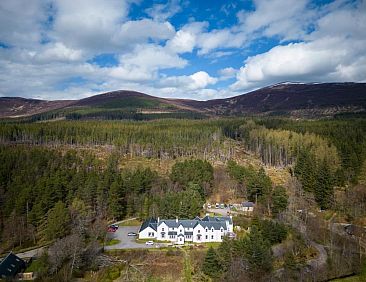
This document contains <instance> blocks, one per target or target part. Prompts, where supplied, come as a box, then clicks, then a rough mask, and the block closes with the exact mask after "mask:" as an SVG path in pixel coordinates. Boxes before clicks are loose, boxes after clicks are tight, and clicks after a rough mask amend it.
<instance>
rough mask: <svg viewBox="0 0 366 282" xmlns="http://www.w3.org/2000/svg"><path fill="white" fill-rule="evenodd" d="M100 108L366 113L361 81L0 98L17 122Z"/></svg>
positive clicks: (0, 107) (2, 110) (3, 113)
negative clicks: (179, 94) (186, 93)
mask: <svg viewBox="0 0 366 282" xmlns="http://www.w3.org/2000/svg"><path fill="white" fill-rule="evenodd" d="M75 109H77V110H80V109H93V111H95V109H98V111H101V109H104V110H106V111H112V110H113V111H116V110H119V111H129V112H140V113H141V112H152V113H171V112H182V111H183V112H188V113H189V112H195V113H202V114H206V115H208V116H238V115H253V114H260V115H270V114H276V113H277V114H281V113H282V114H284V113H286V114H290V115H300V116H301V115H304V116H309V115H310V116H311V115H313V114H317V115H333V114H336V113H340V112H359V111H366V83H355V82H343V83H340V82H335V83H298V82H281V83H276V84H273V85H269V86H266V87H263V88H260V89H257V90H254V91H251V92H248V93H245V94H241V95H238V96H234V97H230V98H221V99H212V100H206V101H198V100H191V99H177V98H160V97H155V96H151V95H148V94H145V93H142V92H137V91H132V90H116V91H111V92H106V93H102V94H97V95H94V96H91V97H87V98H83V99H79V100H53V101H48V100H39V99H27V98H22V97H0V117H2V118H9V117H10V118H16V117H26V116H32V115H36V114H41V113H46V112H50V111H55V110H65V111H69V112H70V111H71V112H72V111H73V110H75Z"/></svg>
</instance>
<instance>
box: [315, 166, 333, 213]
mask: <svg viewBox="0 0 366 282" xmlns="http://www.w3.org/2000/svg"><path fill="white" fill-rule="evenodd" d="M314 194H315V200H316V202H317V203H318V204H319V206H320V208H321V209H328V208H330V207H331V205H332V201H333V194H334V191H333V178H332V175H331V172H330V169H329V166H328V164H327V163H326V162H325V161H323V162H322V163H321V164H320V166H319V169H318V175H317V187H316V189H315V191H314Z"/></svg>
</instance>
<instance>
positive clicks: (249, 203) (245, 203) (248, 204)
mask: <svg viewBox="0 0 366 282" xmlns="http://www.w3.org/2000/svg"><path fill="white" fill-rule="evenodd" d="M242 206H243V207H246V208H252V207H254V203H253V202H244V203H242Z"/></svg>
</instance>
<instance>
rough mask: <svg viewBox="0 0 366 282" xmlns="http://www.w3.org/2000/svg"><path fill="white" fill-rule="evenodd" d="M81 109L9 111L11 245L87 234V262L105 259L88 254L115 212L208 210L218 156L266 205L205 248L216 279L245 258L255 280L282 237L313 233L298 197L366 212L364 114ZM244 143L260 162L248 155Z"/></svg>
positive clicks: (352, 213) (2, 209)
mask: <svg viewBox="0 0 366 282" xmlns="http://www.w3.org/2000/svg"><path fill="white" fill-rule="evenodd" d="M117 118H118V117H117ZM123 118H124V117H123ZM73 119H75V120H72V121H69V120H66V121H65V120H61V121H49V122H38V121H37V122H24V121H21V122H15V121H12V122H8V121H1V123H0V234H1V241H0V250H1V252H5V251H7V250H20V249H24V248H28V247H32V246H39V245H43V244H51V246H54V248H56V247H57V245H55V244H66V245H67V246H71V245H72V244H79V245H80V246H83V248H81V249H78V252H79V253H78V254H79V256H80V261H79V264H78V265H77V269H79V270H80V271H81V270H85V269H88V267H87V266H88V265H93V264H94V263H95V262H91V261H90V260H89V259H90V255H87V254H89V253H90V252H91V253H93V252H96V250H97V247H96V246H100V244H102V243H103V240H104V236H105V232H106V231H105V226H106V225H107V222H112V221H115V220H121V219H124V218H129V217H135V216H136V217H138V218H141V219H146V218H148V217H158V216H160V217H165V218H174V217H179V218H193V217H195V216H197V215H200V214H202V213H203V208H202V206H203V204H204V203H205V202H206V201H207V200H208V199H211V198H212V197H213V196H214V193H216V192H215V185H216V183H215V181H216V176H215V173H216V167H217V165H218V164H219V165H221V166H223V167H224V168H225V173H226V174H227V175H228V177H229V178H230V179H231V181H233V183H234V185H235V187H239V189H237V191H239V192H238V193H239V194H238V193H237V194H238V195H237V196H238V197H239V198H240V199H245V200H249V201H253V202H255V203H257V204H258V206H257V207H258V209H257V212H258V214H257V217H255V218H253V219H252V220H250V221H249V222H247V221H246V220H244V221H242V219H240V218H238V219H237V220H238V221H237V222H238V225H239V226H240V225H241V226H242V227H243V228H244V227H245V228H250V230H251V232H250V233H249V235H243V234H242V236H240V237H239V238H238V240H236V241H227V240H225V241H224V242H223V243H222V244H221V245H220V246H219V247H218V248H215V249H208V250H207V253H206V254H205V257H204V258H202V260H203V264H202V265H201V266H200V267H199V272H200V273H203V275H206V276H207V275H208V276H210V275H211V273H213V274H214V275H213V276H212V277H211V279H216V280H217V279H224V280H225V279H227V280H228V281H232V277H231V276H230V275H232V274H233V273H235V272H234V270H235V269H237V268H238V265H240V267H241V268H244V269H247V270H248V271H244V272H243V273H239V274H240V275H241V277H243V279H244V278H245V279H248V281H250V280H251V279H259V278H258V277H262V278H263V277H272V276H271V275H272V274H273V270H274V269H275V268H276V267H277V264H278V261H277V260H278V258H277V257H274V256H273V254H272V252H273V251H272V247H273V246H274V245H276V244H280V243H281V242H282V241H284V240H288V238H292V239H291V240H294V239H293V238H302V236H303V235H301V234H299V233H298V231H296V230H297V229H296V228H297V227H296V226H294V225H295V222H298V220H301V218H300V217H298V215H297V214H296V210H299V207H301V209H302V208H303V206H306V207H307V206H308V205H310V206H311V207H312V208H316V209H319V210H320V211H332V212H337V213H339V214H341V215H342V217H344V218H347V220H349V221H351V222H353V221H359V220H360V219H362V218H363V217H365V216H366V212H365V210H366V197H365V196H364V195H366V193H365V192H364V191H365V186H364V185H366V161H365V159H366V158H365V157H366V122H365V120H364V119H362V118H343V119H342V118H337V119H322V120H315V121H314V120H291V119H284V118H271V119H269V118H220V119H198V120H194V119H189V120H188V119H184V117H183V116H182V119H158V120H151V121H150V120H142V121H136V120H108V119H109V118H107V120H78V119H79V118H78V117H74V118H73ZM118 119H119V118H118ZM345 132H347V134H345ZM243 150H244V151H245V152H246V154H248V155H250V156H251V157H253V158H257V159H258V160H259V161H260V163H261V166H260V167H257V166H252V165H243V164H242V163H241V160H242V159H243V158H246V156H245V155H243V153H242V152H243ZM102 151H103V153H101V152H102ZM106 152H107V153H106ZM136 158H140V159H143V160H159V162H164V161H167V162H169V163H170V164H171V166H170V167H169V170H168V172H167V173H162V172H161V171H157V170H156V169H155V168H153V167H149V166H147V165H144V166H137V167H129V166H128V165H127V166H126V165H122V160H123V162H127V164H128V161H129V160H134V159H136ZM126 160H127V161H126ZM271 168H275V169H281V170H284V171H285V172H286V173H287V174H288V175H289V178H290V179H292V180H291V181H292V182H291V181H290V182H286V183H283V185H277V184H274V182H273V181H272V180H271V178H270V177H269V175H268V174H267V172H266V171H268V169H271ZM294 183H295V184H294ZM299 203H301V204H299ZM295 216H296V220H295V219H294V218H295ZM240 222H242V223H240ZM310 223H311V221H309V220H307V221H306V224H310ZM313 224H315V223H313ZM308 228H309V230H310V229H311V226H309V227H308ZM75 230H79V232H77V236H76V235H75ZM271 232H272V233H271ZM324 232H326V231H324ZM324 234H326V233H324ZM314 237H316V236H314ZM286 238H287V239H286ZM324 238H328V237H326V236H325V235H324V237H322V239H321V240H323V241H324V240H325V239H324ZM302 240H303V239H298V240H297V239H296V240H295V241H296V244H297V245H296V246H297V247H296V248H298V249H296V248H295V247H294V248H295V249H296V250H300V251H298V252H297V251H295V249H292V251H291V252H292V253H291V252H289V253H286V255H285V256H284V258H283V260H281V263H280V264H281V265H282V266H283V265H284V267H285V268H284V269H285V270H284V274H283V275H295V274H294V271H295V270H294V269H295V268H296V269H297V267H300V266H299V265H301V263H300V262H299V260H301V259H300V258H301V257H302V258H304V257H305V258H307V255H306V252H307V251H306V250H307V248H306V247H304V246H305V245H306V244H305V243H304V241H302ZM314 240H315V239H314ZM327 240H328V239H326V240H325V242H328V241H327ZM305 241H306V240H305ZM350 244H351V243H350ZM55 246H56V247H55ZM85 252H89V253H85ZM257 252H259V253H260V257H258V258H257V259H256V260H253V256H255V255H254V254H256V253H257ZM334 252H336V251H334ZM74 255H75V254H74ZM69 257H70V255H67V254H66V255H65V257H64V259H63V260H61V261H57V262H53V263H50V262H52V259H54V258H52V257H51V258H48V262H49V263H48V264H47V265H48V268H47V270H45V274H44V275H45V276H44V277H46V276H47V275H50V273H51V274H52V275H56V273H58V272H59V271H61V269H62V268H63V267H64V266H65V263H66V264H67V263H70V260H69ZM222 258H230V259H226V260H224V261H222ZM334 263H335V262H334ZM358 266H359V264H357V267H358ZM291 267H292V268H291ZM357 267H356V266H354V265H353V266H352V267H351V266H350V268H349V269H352V271H353V270H354V269H356V270H357V269H359V268H357ZM349 269H348V270H349ZM348 270H347V271H348ZM356 270H354V271H356ZM75 271H76V270H75ZM357 271H358V270H357ZM295 272H296V271H295ZM271 273H272V274H271ZM239 274H238V275H239ZM262 278H260V279H262ZM230 279H231V280H230ZM243 281H245V280H243ZM258 281H259V280H258Z"/></svg>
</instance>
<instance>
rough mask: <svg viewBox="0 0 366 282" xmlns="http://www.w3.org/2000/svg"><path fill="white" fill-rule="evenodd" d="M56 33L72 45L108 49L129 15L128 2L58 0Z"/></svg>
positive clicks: (55, 23)
mask: <svg viewBox="0 0 366 282" xmlns="http://www.w3.org/2000/svg"><path fill="white" fill-rule="evenodd" d="M54 5H55V10H56V14H55V19H54V23H53V33H52V35H53V36H54V37H55V38H56V39H57V40H59V41H62V42H64V43H65V44H66V45H70V46H72V47H83V48H88V47H89V48H90V49H99V50H104V49H105V48H106V46H108V45H109V44H108V43H109V42H110V38H112V36H113V34H114V33H115V32H116V31H117V29H118V26H119V23H121V22H123V21H124V20H125V19H126V16H127V12H128V5H127V2H126V1H119V0H108V1H99V0H78V1H74V0H55V1H54Z"/></svg>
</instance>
